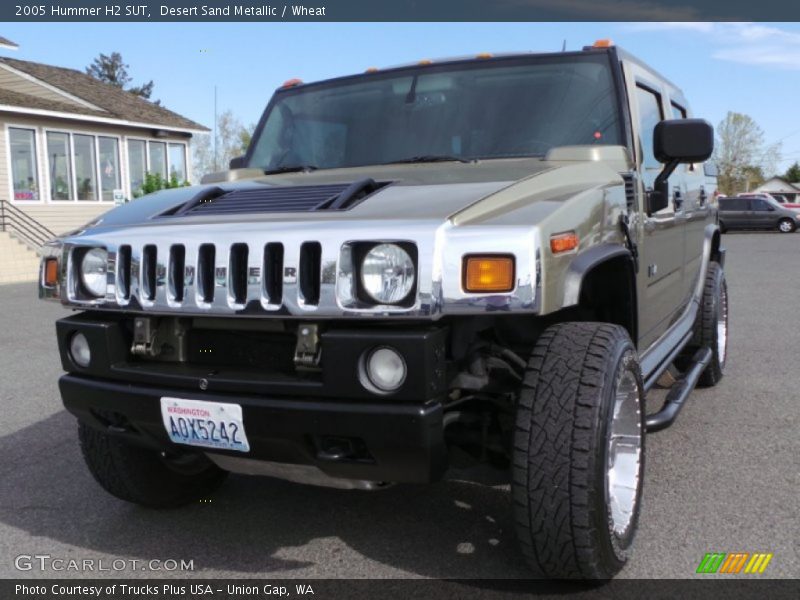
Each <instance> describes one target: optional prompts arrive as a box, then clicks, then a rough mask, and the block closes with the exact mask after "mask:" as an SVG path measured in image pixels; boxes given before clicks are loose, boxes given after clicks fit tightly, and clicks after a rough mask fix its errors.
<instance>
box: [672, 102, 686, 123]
mask: <svg viewBox="0 0 800 600" xmlns="http://www.w3.org/2000/svg"><path fill="white" fill-rule="evenodd" d="M671 108H672V118H673V119H685V118H686V109H685V108H683V107H682V106H680V105H679V104H675V103H674V102H673V103H672V107H671Z"/></svg>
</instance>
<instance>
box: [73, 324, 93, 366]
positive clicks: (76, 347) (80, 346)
mask: <svg viewBox="0 0 800 600" xmlns="http://www.w3.org/2000/svg"><path fill="white" fill-rule="evenodd" d="M69 355H70V357H72V362H74V363H75V364H76V365H78V366H79V367H83V368H84V369H85V368H86V367H88V366H89V363H90V362H91V360H92V351H91V350H89V340H87V339H86V336H85V335H83V334H82V333H76V334H74V335H73V336H72V339H70V341H69Z"/></svg>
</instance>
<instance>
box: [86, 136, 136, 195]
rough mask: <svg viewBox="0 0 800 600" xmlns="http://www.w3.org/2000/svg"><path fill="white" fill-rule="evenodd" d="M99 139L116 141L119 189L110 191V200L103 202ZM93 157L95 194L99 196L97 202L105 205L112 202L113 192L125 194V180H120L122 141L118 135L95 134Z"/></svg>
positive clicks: (121, 171) (122, 172)
mask: <svg viewBox="0 0 800 600" xmlns="http://www.w3.org/2000/svg"><path fill="white" fill-rule="evenodd" d="M100 138H108V139H111V140H116V141H117V166H118V167H119V187H118V188H114V189H112V190H111V200H103V177H102V174H101V173H100V168H101V165H100ZM94 155H95V158H96V159H97V194H98V196H99V199H98V202H105V203H109V202H110V203H113V202H114V190H119V189H121V190H122V191H123V193H124V192H125V180H124V179H123V178H122V176H123V175H124V171H123V168H122V141H121V137H120V136H118V135H112V134H108V133H96V134H95V136H94ZM82 202H86V200H82Z"/></svg>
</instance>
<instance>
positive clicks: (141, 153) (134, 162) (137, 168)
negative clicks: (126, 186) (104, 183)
mask: <svg viewBox="0 0 800 600" xmlns="http://www.w3.org/2000/svg"><path fill="white" fill-rule="evenodd" d="M144 144H145V142H144V141H143V140H128V176H129V177H130V184H131V196H132V197H134V198H136V197H137V196H140V195H141V193H142V192H141V190H142V185H144V174H145V172H146V171H147V167H146V166H145V165H146V164H147V156H146V154H145V145H144Z"/></svg>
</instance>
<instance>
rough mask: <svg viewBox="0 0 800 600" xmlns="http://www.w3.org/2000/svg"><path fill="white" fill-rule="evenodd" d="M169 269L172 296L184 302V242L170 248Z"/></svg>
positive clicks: (168, 277)
mask: <svg viewBox="0 0 800 600" xmlns="http://www.w3.org/2000/svg"><path fill="white" fill-rule="evenodd" d="M168 269H169V271H168V275H167V279H168V285H169V294H170V297H171V298H172V300H174V301H175V302H183V297H184V274H185V273H186V248H185V247H184V246H183V244H175V245H173V246H172V247H171V248H170V249H169V267H168Z"/></svg>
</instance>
